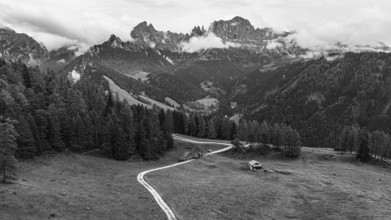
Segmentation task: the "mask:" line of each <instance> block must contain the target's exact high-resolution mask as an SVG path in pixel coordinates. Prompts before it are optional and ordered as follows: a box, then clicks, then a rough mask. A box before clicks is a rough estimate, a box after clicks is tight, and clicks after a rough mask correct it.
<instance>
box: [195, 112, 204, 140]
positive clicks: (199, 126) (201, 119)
mask: <svg viewBox="0 0 391 220" xmlns="http://www.w3.org/2000/svg"><path fill="white" fill-rule="evenodd" d="M196 117H197V121H198V124H197V137H199V138H203V137H204V136H205V128H206V125H205V120H204V117H203V116H202V115H199V114H197V116H196Z"/></svg>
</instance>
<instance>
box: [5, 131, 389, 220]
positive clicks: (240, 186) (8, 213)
mask: <svg viewBox="0 0 391 220" xmlns="http://www.w3.org/2000/svg"><path fill="white" fill-rule="evenodd" d="M192 139H194V140H200V139H196V138H192ZM201 141H202V140H201ZM205 141H209V140H205ZM227 143H228V142H227ZM175 145H176V147H177V148H176V149H175V150H173V151H170V152H168V153H167V154H166V156H164V157H163V158H162V159H160V160H159V161H150V162H145V161H141V160H135V161H122V162H121V161H115V160H111V159H104V158H98V157H93V156H86V155H75V154H69V155H67V154H59V155H52V156H47V157H39V158H38V159H36V160H34V161H29V162H22V163H21V167H20V169H19V175H18V176H19V180H18V181H16V182H15V183H14V184H0V219H23V220H24V219H72V220H77V219H165V215H164V213H163V212H162V211H161V209H160V207H159V206H158V205H157V204H156V202H155V201H154V200H153V198H152V196H151V195H150V194H149V193H148V191H147V190H146V189H144V188H143V187H142V186H141V185H140V184H139V183H138V182H137V180H136V176H137V175H138V173H140V172H141V171H145V170H148V169H152V168H156V167H160V166H164V165H168V164H172V163H174V162H176V161H177V160H178V158H179V157H180V155H182V154H183V152H185V151H193V152H198V151H202V152H205V151H208V150H209V149H211V150H217V149H220V148H223V147H225V146H221V145H214V144H193V143H187V142H184V141H177V140H176V141H175ZM303 149H304V153H303V156H302V157H301V158H299V159H295V160H292V159H286V158H284V157H281V156H280V154H279V153H272V154H270V155H268V156H258V155H254V154H253V155H251V154H246V155H239V156H238V155H237V154H233V153H230V152H227V153H224V154H222V155H212V156H208V157H204V158H201V159H198V160H195V161H193V162H191V163H187V164H184V165H181V166H177V167H173V168H170V169H166V170H161V171H157V172H153V173H150V174H148V175H147V176H146V179H147V181H148V182H149V183H150V184H152V185H153V186H154V187H155V188H156V189H157V191H159V193H161V194H162V197H163V199H164V200H165V201H166V202H167V203H168V205H169V206H170V207H171V208H172V209H173V211H174V213H175V214H176V215H177V216H178V218H179V219H389V216H391V210H390V209H389V207H391V184H390V182H391V175H390V174H391V171H390V170H389V169H385V168H381V167H378V166H373V165H368V164H360V163H355V162H354V161H353V160H352V159H351V158H352V156H351V155H338V154H337V153H335V152H333V151H331V150H327V149H326V150H320V149H310V148H303ZM250 159H256V160H258V161H260V162H261V163H262V164H263V165H264V167H266V168H268V169H279V170H283V171H290V172H291V173H292V174H290V175H282V174H279V173H264V172H252V171H248V170H247V168H246V163H247V162H248V161H249V160H250Z"/></svg>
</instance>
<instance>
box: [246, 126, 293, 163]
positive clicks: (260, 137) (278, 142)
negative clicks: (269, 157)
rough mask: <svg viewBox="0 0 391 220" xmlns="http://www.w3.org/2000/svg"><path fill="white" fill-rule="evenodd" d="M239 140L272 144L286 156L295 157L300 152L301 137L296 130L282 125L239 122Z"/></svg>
mask: <svg viewBox="0 0 391 220" xmlns="http://www.w3.org/2000/svg"><path fill="white" fill-rule="evenodd" d="M238 138H239V140H244V141H250V142H256V143H262V144H272V145H274V146H277V147H280V148H282V150H283V151H284V153H285V155H286V156H289V157H297V156H299V155H300V152H301V137H300V134H299V133H298V132H297V130H295V129H293V128H292V127H291V126H288V125H286V124H284V123H274V124H270V123H268V122H267V121H263V122H262V123H259V122H258V121H256V120H252V121H249V122H247V121H246V120H241V122H240V123H239V126H238Z"/></svg>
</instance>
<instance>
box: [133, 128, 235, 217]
mask: <svg viewBox="0 0 391 220" xmlns="http://www.w3.org/2000/svg"><path fill="white" fill-rule="evenodd" d="M173 138H174V139H177V140H181V141H187V142H191V143H196V144H219V145H226V146H228V147H226V148H223V149H220V150H217V151H213V152H210V153H207V154H205V155H204V156H208V155H212V154H217V153H221V152H224V151H227V150H230V149H231V148H232V145H231V144H228V143H222V142H208V141H194V140H190V139H187V138H184V137H180V136H177V135H173ZM193 160H194V159H191V160H187V161H183V162H180V163H175V164H172V165H168V166H164V167H158V168H155V169H151V170H146V171H144V172H141V173H140V174H138V175H137V181H138V182H139V183H140V184H141V185H143V186H144V187H145V188H146V189H147V190H148V191H149V192H150V193H151V194H152V196H153V198H154V199H155V200H156V202H157V204H158V205H159V206H160V208H161V209H162V210H163V211H164V213H166V215H167V219H169V220H176V219H177V218H176V216H175V214H174V212H173V211H172V210H171V208H170V207H169V206H168V205H167V203H166V202H165V201H164V200H163V198H162V197H161V196H160V195H159V193H158V192H157V191H156V190H155V189H154V188H153V187H152V186H151V185H149V184H148V183H147V181H145V179H144V176H145V175H146V174H148V173H151V172H154V171H158V170H163V169H167V168H171V167H175V166H179V165H182V164H185V163H189V162H191V161H193Z"/></svg>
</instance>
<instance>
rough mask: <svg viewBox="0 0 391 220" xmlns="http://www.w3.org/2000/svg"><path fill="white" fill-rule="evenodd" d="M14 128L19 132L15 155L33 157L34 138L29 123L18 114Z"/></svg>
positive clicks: (34, 151) (34, 150) (34, 149)
mask: <svg viewBox="0 0 391 220" xmlns="http://www.w3.org/2000/svg"><path fill="white" fill-rule="evenodd" d="M16 130H17V132H18V134H19V136H18V139H17V143H18V149H17V153H16V155H17V156H18V157H19V158H33V157H34V156H35V153H36V150H37V149H36V148H35V140H34V136H33V133H32V132H31V129H30V125H29V123H28V122H27V120H26V118H25V117H24V115H20V116H19V118H18V123H17V124H16Z"/></svg>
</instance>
